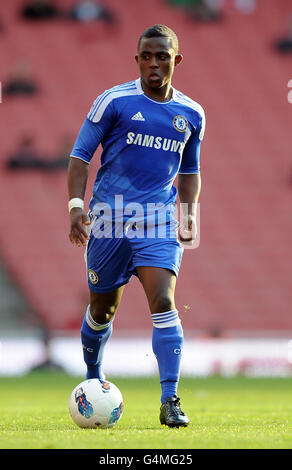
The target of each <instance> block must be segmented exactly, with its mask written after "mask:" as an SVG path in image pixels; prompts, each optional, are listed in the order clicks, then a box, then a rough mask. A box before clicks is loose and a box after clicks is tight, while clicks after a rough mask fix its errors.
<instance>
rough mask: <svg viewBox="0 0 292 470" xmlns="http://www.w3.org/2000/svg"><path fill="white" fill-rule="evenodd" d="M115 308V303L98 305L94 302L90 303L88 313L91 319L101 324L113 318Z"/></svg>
mask: <svg viewBox="0 0 292 470" xmlns="http://www.w3.org/2000/svg"><path fill="white" fill-rule="evenodd" d="M116 310H117V307H116V305H98V304H97V303H95V302H93V303H91V304H90V313H91V316H92V318H93V320H94V321H95V322H96V323H99V324H101V325H102V324H104V323H108V322H109V321H111V320H113V318H114V316H115V313H116Z"/></svg>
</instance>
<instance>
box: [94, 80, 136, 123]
mask: <svg viewBox="0 0 292 470" xmlns="http://www.w3.org/2000/svg"><path fill="white" fill-rule="evenodd" d="M139 94H140V93H139V91H138V90H137V88H136V87H135V88H130V89H128V90H120V91H116V92H112V93H110V94H108V95H107V96H105V97H104V99H103V100H102V101H101V102H100V103H99V105H98V106H97V108H96V110H95V112H94V114H92V115H91V117H90V118H89V119H90V120H91V121H92V122H99V121H100V120H101V118H102V115H103V113H104V111H105V109H106V108H107V106H108V105H109V104H110V103H111V102H112V101H113V100H114V99H116V98H120V97H122V96H133V95H139Z"/></svg>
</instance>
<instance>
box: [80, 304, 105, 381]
mask: <svg viewBox="0 0 292 470" xmlns="http://www.w3.org/2000/svg"><path fill="white" fill-rule="evenodd" d="M112 322H113V321H112V320H111V321H110V322H108V323H105V324H99V323H96V322H95V321H94V320H93V318H92V316H91V313H90V307H89V305H88V307H87V310H86V314H85V316H84V319H83V323H82V327H81V341H82V348H83V358H84V361H85V364H86V366H87V373H86V378H87V379H101V380H104V374H103V372H102V370H101V366H102V360H103V355H104V348H105V345H106V343H107V341H108V340H109V338H110V337H111V334H112V331H113V325H112Z"/></svg>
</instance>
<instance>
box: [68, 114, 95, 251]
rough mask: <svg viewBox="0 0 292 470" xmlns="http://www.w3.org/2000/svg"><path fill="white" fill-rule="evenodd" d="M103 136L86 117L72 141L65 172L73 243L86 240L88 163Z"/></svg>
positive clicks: (70, 236) (70, 235) (70, 237)
mask: <svg viewBox="0 0 292 470" xmlns="http://www.w3.org/2000/svg"><path fill="white" fill-rule="evenodd" d="M102 137H103V132H102V128H101V126H100V125H98V124H95V123H93V122H91V121H90V120H89V119H86V120H85V121H84V123H83V125H82V127H81V129H80V131H79V134H78V137H77V139H76V141H75V143H74V146H73V149H72V152H71V158H70V163H69V166H68V173H67V187H68V195H69V205H68V207H69V213H70V233H69V239H70V241H71V243H72V244H73V245H77V246H81V245H83V246H85V245H86V241H87V240H88V234H87V230H86V225H89V224H90V221H89V217H88V215H87V214H86V213H85V212H84V210H83V207H84V195H85V190H86V184H87V178H88V169H89V163H90V161H91V159H92V157H93V155H94V152H95V151H96V149H97V147H98V145H99V144H100V141H101V139H102Z"/></svg>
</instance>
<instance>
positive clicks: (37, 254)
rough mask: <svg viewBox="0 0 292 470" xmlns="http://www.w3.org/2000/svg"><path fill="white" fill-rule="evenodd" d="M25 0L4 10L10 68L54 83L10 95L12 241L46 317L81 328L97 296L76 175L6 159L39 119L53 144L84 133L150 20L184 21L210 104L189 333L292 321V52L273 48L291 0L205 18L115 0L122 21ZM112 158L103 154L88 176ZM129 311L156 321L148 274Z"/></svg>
mask: <svg viewBox="0 0 292 470" xmlns="http://www.w3.org/2000/svg"><path fill="white" fill-rule="evenodd" d="M23 3H24V2H23V1H20V0H15V1H14V2H11V4H9V7H8V6H7V7H6V8H5V9H3V11H2V13H1V18H2V21H3V23H4V26H5V28H4V33H3V35H2V36H1V39H0V54H1V81H2V83H5V80H6V79H7V78H8V75H9V71H11V70H12V69H13V67H14V65H15V63H16V62H17V61H18V60H20V59H23V58H25V59H26V60H28V61H29V62H30V63H31V64H33V70H34V75H35V79H36V80H37V82H38V84H39V88H40V92H39V94H38V95H36V96H32V97H17V98H16V97H15V98H5V97H3V99H2V101H3V102H2V103H1V105H0V113H1V114H0V115H1V154H0V165H1V166H0V181H1V218H0V243H1V253H2V255H3V261H4V262H5V264H6V265H7V266H8V268H9V271H10V273H12V274H13V276H14V279H15V281H16V282H18V283H19V284H20V286H21V288H22V289H23V290H24V291H25V293H26V296H27V298H28V299H29V301H30V302H31V304H32V306H33V309H34V310H35V311H37V312H38V314H39V315H40V317H41V318H42V321H43V323H44V325H46V327H47V328H48V329H50V330H66V329H68V330H69V329H78V328H79V327H80V322H81V319H82V317H83V314H84V309H85V306H86V303H87V301H88V293H87V283H86V278H85V265H84V261H83V256H82V253H81V250H78V249H77V248H73V247H72V246H71V244H70V243H69V240H68V235H67V234H68V214H67V193H66V174H65V171H63V172H62V171H61V172H58V173H54V172H51V173H47V172H41V171H39V172H35V171H34V172H28V171H25V172H18V173H13V172H9V171H8V170H7V169H6V168H5V161H6V159H7V156H8V154H9V153H11V151H12V150H13V149H14V148H15V146H16V144H17V142H18V141H19V139H20V138H21V136H22V135H23V134H24V133H28V134H29V133H31V132H33V135H34V136H35V140H36V142H37V144H38V146H39V147H40V148H41V149H43V150H44V152H45V153H47V154H49V153H52V152H54V151H56V147H57V145H58V143H59V141H60V139H61V138H62V136H63V135H64V134H66V133H67V134H68V133H70V134H73V135H76V134H77V132H78V130H79V127H80V125H81V122H82V120H83V118H84V117H85V115H86V113H87V111H88V110H89V108H90V106H91V103H92V101H93V100H94V98H95V97H96V95H98V94H99V93H100V92H101V91H103V90H104V89H106V88H110V87H111V86H113V85H115V84H118V83H122V82H124V81H128V80H131V79H133V78H135V77H136V76H137V69H136V64H135V62H134V54H135V52H136V39H137V38H138V37H139V35H140V33H141V32H142V31H143V30H144V29H146V28H147V27H148V26H150V25H151V24H153V23H164V24H167V25H169V26H170V27H172V28H173V29H174V30H175V31H176V32H177V34H178V36H179V38H180V39H181V41H180V42H181V51H182V52H183V54H184V62H183V64H182V65H181V67H179V68H178V69H177V71H176V74H175V79H174V86H175V87H176V88H178V89H180V90H182V91H184V92H185V93H186V94H188V95H189V96H191V97H192V98H193V99H195V100H196V101H198V102H199V103H201V104H202V105H203V106H204V108H205V111H206V116H207V132H206V135H205V141H204V143H203V145H202V179H203V190H202V195H201V211H200V212H201V234H200V240H201V241H200V247H199V249H196V250H186V251H185V255H184V259H183V263H182V269H181V274H180V277H179V280H178V286H177V296H176V302H177V307H178V309H179V310H180V312H181V318H182V321H183V324H184V329H185V334H186V335H188V334H191V333H194V332H195V331H202V332H206V331H212V330H213V329H214V328H216V329H217V331H218V329H219V331H222V332H223V333H224V332H229V333H233V334H234V335H236V334H243V333H244V332H247V331H248V332H254V333H257V334H262V332H264V333H265V334H268V335H277V334H279V335H280V334H281V333H282V332H283V331H285V332H286V333H287V331H291V330H292V321H291V304H292V289H291V280H292V279H291V277H292V275H291V261H292V260H291V232H292V218H291V196H292V192H291V185H289V178H291V176H290V172H291V165H292V159H291V118H292V105H291V104H290V103H289V102H288V100H287V95H288V91H289V90H288V88H287V83H288V81H289V79H291V78H292V77H291V62H290V59H289V58H287V57H282V56H279V55H278V54H277V53H276V52H274V50H273V48H272V47H271V44H272V43H273V41H274V39H275V38H276V37H278V36H279V34H281V32H282V27H283V23H284V20H285V15H286V14H287V13H288V9H289V1H288V0H279V1H277V2H274V1H272V0H260V1H258V6H257V9H256V10H255V11H254V12H253V13H252V14H250V15H242V14H240V13H238V12H236V11H235V10H233V9H232V8H231V9H229V10H226V12H225V13H224V19H223V20H222V21H221V22H219V23H218V24H196V23H194V22H192V21H189V20H188V19H187V18H186V16H185V14H184V12H182V11H180V10H178V9H176V8H175V7H171V6H169V5H167V4H166V2H163V1H157V0H148V1H147V2H142V1H141V2H134V1H131V0H124V1H123V2H115V1H113V0H112V1H109V0H108V1H107V2H106V4H107V5H108V6H109V7H111V8H112V9H113V11H114V12H115V14H116V16H117V18H118V19H119V21H118V23H117V24H116V25H114V26H111V27H108V26H107V25H103V24H96V25H90V26H86V25H82V24H75V23H73V22H70V21H68V20H65V19H58V20H54V21H52V22H42V23H41V24H35V23H34V24H27V23H26V22H25V21H23V20H22V19H21V18H20V17H19V15H18V12H19V10H20V7H21V5H23ZM56 3H57V4H59V5H61V6H62V7H63V8H67V7H69V6H70V5H71V4H72V2H70V1H68V0H66V1H62V2H60V1H59V2H56ZM97 154H98V156H99V151H98V152H97ZM98 164H99V163H98V158H96V159H95V162H94V163H93V164H92V167H91V171H90V180H89V185H88V188H90V187H91V185H92V182H93V180H94V176H95V172H96V169H97V167H98ZM86 197H87V199H86V201H87V202H88V200H89V197H90V190H88V191H87V196H86ZM115 323H116V327H117V328H119V330H120V332H125V333H128V332H129V330H132V331H134V330H135V331H136V330H139V332H140V333H141V334H143V332H147V333H148V331H149V330H150V329H151V328H152V326H151V320H150V319H149V313H148V307H147V303H146V300H145V298H144V295H143V292H142V289H141V287H140V286H139V283H138V281H137V280H136V279H135V278H133V281H132V282H131V283H130V284H129V286H127V288H126V290H125V293H124V298H123V300H122V303H121V306H120V311H119V315H118V316H117V318H116V320H115Z"/></svg>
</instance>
